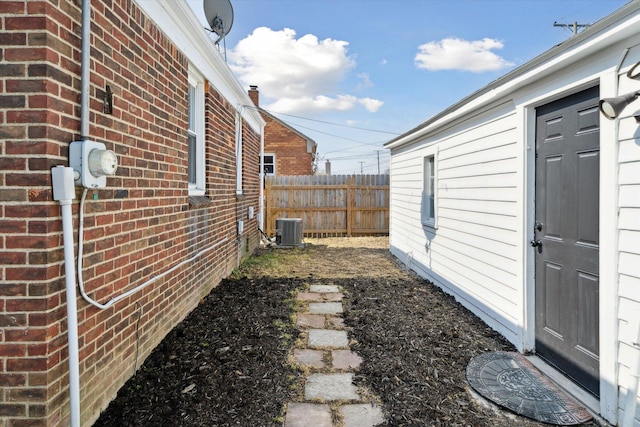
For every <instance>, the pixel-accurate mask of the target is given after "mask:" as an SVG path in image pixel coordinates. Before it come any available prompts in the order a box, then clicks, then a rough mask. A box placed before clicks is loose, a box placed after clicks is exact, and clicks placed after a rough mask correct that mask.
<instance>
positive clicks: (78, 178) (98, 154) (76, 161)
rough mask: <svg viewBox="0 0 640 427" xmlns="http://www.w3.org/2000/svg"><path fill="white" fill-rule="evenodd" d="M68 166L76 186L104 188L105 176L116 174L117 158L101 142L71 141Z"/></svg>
mask: <svg viewBox="0 0 640 427" xmlns="http://www.w3.org/2000/svg"><path fill="white" fill-rule="evenodd" d="M69 166H70V167H72V168H73V171H74V175H75V184H76V185H81V186H83V187H85V188H105V187H106V186H107V176H110V175H114V174H115V173H116V169H117V168H118V158H117V156H116V153H114V152H113V151H111V150H107V147H106V146H105V145H104V144H103V143H101V142H96V141H90V140H84V141H73V142H72V143H71V144H69Z"/></svg>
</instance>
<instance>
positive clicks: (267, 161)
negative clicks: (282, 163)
mask: <svg viewBox="0 0 640 427" xmlns="http://www.w3.org/2000/svg"><path fill="white" fill-rule="evenodd" d="M262 165H263V169H262V171H263V172H264V174H265V176H269V175H275V174H276V155H275V154H272V153H265V154H264V156H263V157H262Z"/></svg>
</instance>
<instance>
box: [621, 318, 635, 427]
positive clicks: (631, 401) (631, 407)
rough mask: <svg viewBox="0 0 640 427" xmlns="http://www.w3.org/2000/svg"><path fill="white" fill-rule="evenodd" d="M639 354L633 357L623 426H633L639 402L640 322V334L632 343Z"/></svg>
mask: <svg viewBox="0 0 640 427" xmlns="http://www.w3.org/2000/svg"><path fill="white" fill-rule="evenodd" d="M632 344H633V346H634V348H635V349H636V352H637V353H638V355H637V356H636V357H634V358H633V359H632V363H631V366H630V367H629V368H630V370H631V373H630V377H631V379H630V382H631V384H630V385H629V387H628V388H627V400H626V402H625V404H624V419H623V420H622V424H621V426H622V427H633V420H634V418H635V415H636V406H637V404H638V381H640V324H639V325H638V336H637V338H636V342H634V343H632Z"/></svg>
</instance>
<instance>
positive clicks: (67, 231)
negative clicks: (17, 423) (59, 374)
mask: <svg viewBox="0 0 640 427" xmlns="http://www.w3.org/2000/svg"><path fill="white" fill-rule="evenodd" d="M51 179H52V182H53V199H54V200H57V201H58V202H60V210H61V213H62V237H63V241H64V273H65V283H66V291H67V293H66V297H67V339H68V341H69V424H70V426H71V427H80V362H79V356H78V315H77V312H78V309H77V306H76V273H75V265H74V264H75V263H74V253H73V212H72V210H71V204H72V202H73V199H75V197H76V196H75V191H76V188H75V184H74V176H73V168H70V167H65V166H56V167H54V168H52V169H51Z"/></svg>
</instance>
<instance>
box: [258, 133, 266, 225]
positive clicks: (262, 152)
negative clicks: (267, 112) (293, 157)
mask: <svg viewBox="0 0 640 427" xmlns="http://www.w3.org/2000/svg"><path fill="white" fill-rule="evenodd" d="M258 200H260V220H259V221H258V227H259V228H260V230H264V221H265V219H264V125H262V126H261V127H260V198H259V199H258Z"/></svg>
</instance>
